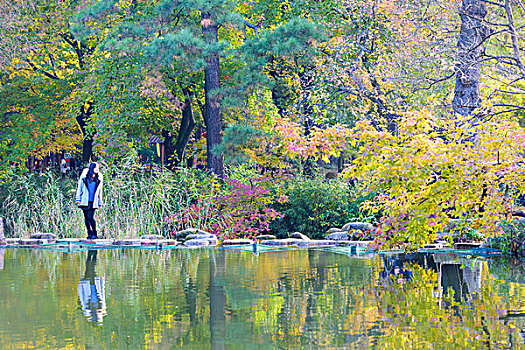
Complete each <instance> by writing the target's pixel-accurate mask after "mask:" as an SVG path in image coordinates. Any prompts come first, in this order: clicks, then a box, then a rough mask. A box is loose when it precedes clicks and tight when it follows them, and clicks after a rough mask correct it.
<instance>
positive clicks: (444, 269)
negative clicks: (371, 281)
mask: <svg viewBox="0 0 525 350" xmlns="http://www.w3.org/2000/svg"><path fill="white" fill-rule="evenodd" d="M383 262H384V266H385V271H384V272H383V273H382V276H383V280H382V282H381V283H380V285H379V288H378V289H377V291H376V294H375V298H374V303H375V304H376V306H377V312H378V316H380V320H381V322H380V324H381V327H380V328H381V329H382V333H383V334H381V336H380V337H377V338H376V339H375V340H376V344H377V345H378V346H379V347H380V348H384V349H401V348H402V349H430V348H440V349H457V348H475V349H478V348H480V349H481V348H487V349H495V348H498V349H499V348H523V347H524V345H525V343H524V340H525V338H524V337H523V335H524V333H525V332H524V328H525V327H524V326H525V324H524V316H525V313H524V312H523V311H524V310H523V303H524V300H523V298H522V295H521V293H520V292H519V290H520V289H515V290H510V289H509V290H508V291H507V295H504V294H503V295H502V293H501V286H502V285H501V284H502V282H501V281H499V280H497V279H496V278H495V277H494V276H493V275H491V274H490V273H489V271H488V265H487V262H486V261H483V260H472V259H471V260H468V261H467V260H461V259H459V258H457V257H454V256H451V255H448V254H413V255H411V254H406V255H384V256H383ZM517 310H518V311H517ZM519 310H521V311H519Z"/></svg>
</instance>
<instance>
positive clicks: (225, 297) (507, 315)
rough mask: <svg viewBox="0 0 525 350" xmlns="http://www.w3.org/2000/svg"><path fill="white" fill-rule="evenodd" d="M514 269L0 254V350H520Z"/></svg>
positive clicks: (453, 259)
mask: <svg viewBox="0 0 525 350" xmlns="http://www.w3.org/2000/svg"><path fill="white" fill-rule="evenodd" d="M524 277H525V268H524V265H523V264H521V262H520V261H511V260H502V259H496V258H491V259H484V258H475V259H474V258H463V257H458V256H454V255H450V254H434V255H432V254H419V255H416V254H414V255H395V254H392V255H361V256H355V255H354V256H351V255H344V254H337V253H334V252H330V251H321V250H312V249H310V250H306V249H305V250H297V249H296V250H294V249H290V250H282V251H270V252H265V253H260V254H252V253H249V252H238V251H233V250H221V249H173V250H167V251H155V250H133V249H116V250H99V251H96V250H93V251H84V252H77V253H71V254H70V253H60V252H53V251H43V250H33V249H0V324H1V327H0V348H1V349H21V348H53V349H55V348H74V349H77V348H84V349H103V348H111V349H141V348H148V349H174V348H181V349H320V348H330V349H334V348H339V349H368V348H371V349H405V348H420V349H428V348H439V349H448V348H450V349H458V348H474V349H476V348H486V349H496V348H516V349H520V348H524V347H525V345H524V341H525V285H524V284H523V282H524V281H525V278H524Z"/></svg>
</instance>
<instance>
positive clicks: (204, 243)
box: [184, 237, 219, 247]
mask: <svg viewBox="0 0 525 350" xmlns="http://www.w3.org/2000/svg"><path fill="white" fill-rule="evenodd" d="M218 243H219V242H218V240H217V238H216V237H215V239H212V238H201V239H190V240H187V241H186V242H184V245H185V246H186V247H208V246H216V245H217V244H218Z"/></svg>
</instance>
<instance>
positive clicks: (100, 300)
mask: <svg viewBox="0 0 525 350" xmlns="http://www.w3.org/2000/svg"><path fill="white" fill-rule="evenodd" d="M96 265H97V251H96V250H89V251H88V255H87V259H86V272H85V274H84V278H83V279H81V280H80V281H79V282H78V299H79V302H80V307H81V308H82V311H83V312H84V316H86V318H87V320H88V321H89V322H93V323H95V324H97V325H102V320H103V318H104V316H105V315H106V314H107V312H106V299H105V294H104V278H103V277H97V276H96V275H95V266H96Z"/></svg>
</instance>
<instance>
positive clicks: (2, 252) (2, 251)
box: [0, 248, 5, 270]
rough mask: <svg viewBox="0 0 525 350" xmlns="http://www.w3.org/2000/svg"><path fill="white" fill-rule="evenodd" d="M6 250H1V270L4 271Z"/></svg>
mask: <svg viewBox="0 0 525 350" xmlns="http://www.w3.org/2000/svg"><path fill="white" fill-rule="evenodd" d="M4 255H5V248H0V270H3V269H4Z"/></svg>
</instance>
